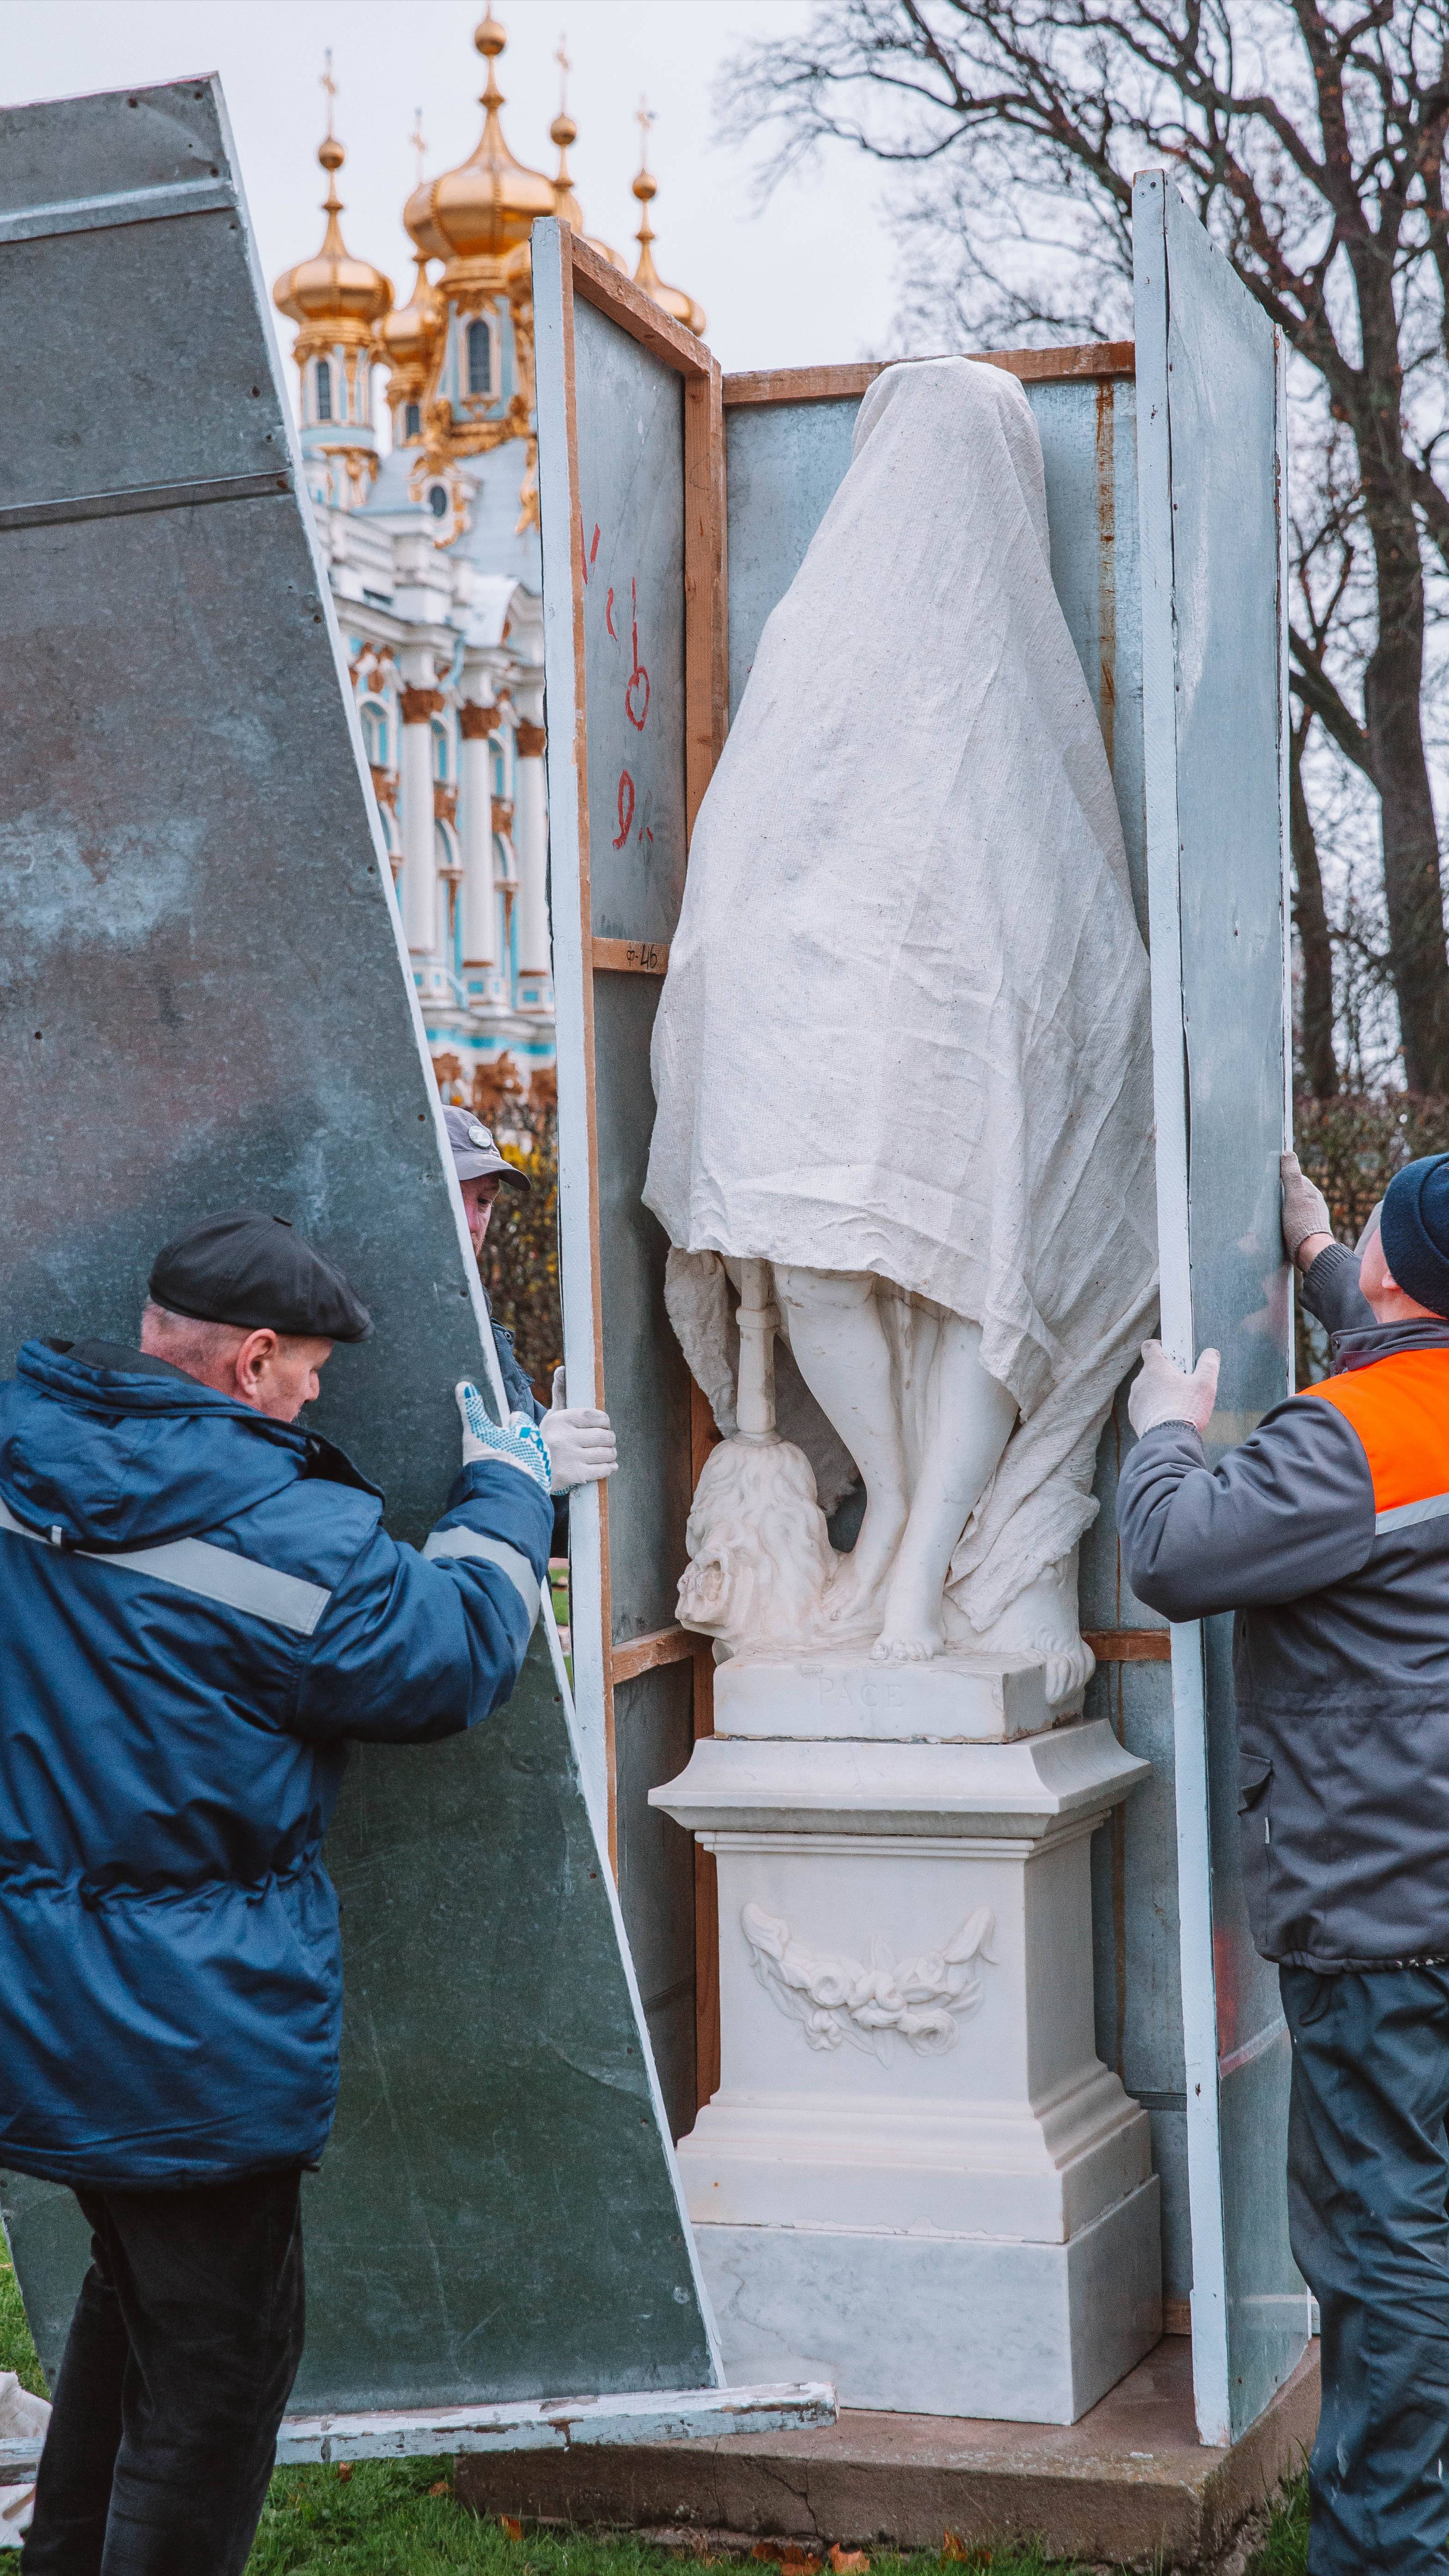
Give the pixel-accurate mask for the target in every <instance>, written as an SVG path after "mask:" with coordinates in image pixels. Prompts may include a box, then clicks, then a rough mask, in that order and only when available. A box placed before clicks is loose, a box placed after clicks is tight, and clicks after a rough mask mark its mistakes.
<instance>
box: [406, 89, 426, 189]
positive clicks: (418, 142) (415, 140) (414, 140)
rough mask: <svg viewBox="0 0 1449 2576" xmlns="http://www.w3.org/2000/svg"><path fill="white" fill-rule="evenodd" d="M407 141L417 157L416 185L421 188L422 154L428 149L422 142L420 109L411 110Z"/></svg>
mask: <svg viewBox="0 0 1449 2576" xmlns="http://www.w3.org/2000/svg"><path fill="white" fill-rule="evenodd" d="M408 141H409V143H410V144H411V145H412V147H413V150H414V151H415V152H416V154H417V156H418V185H419V187H421V186H422V183H423V154H424V153H425V152H426V150H427V148H428V147H427V144H426V143H425V142H424V140H423V111H422V109H421V108H420V107H418V108H414V110H413V130H412V132H411V134H410V135H409V136H408Z"/></svg>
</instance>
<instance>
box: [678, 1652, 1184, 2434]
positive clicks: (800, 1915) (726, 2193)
mask: <svg viewBox="0 0 1449 2576" xmlns="http://www.w3.org/2000/svg"><path fill="white" fill-rule="evenodd" d="M787 1670H788V1668H786V1667H784V1666H782V1665H781V1664H780V1663H778V1662H777V1663H773V1664H771V1665H768V1666H767V1665H755V1666H753V1667H751V1666H749V1665H744V1666H741V1667H740V1668H739V1669H738V1671H737V1672H736V1671H735V1670H734V1668H732V1667H731V1666H728V1665H726V1666H725V1667H724V1668H723V1669H722V1671H721V1672H720V1674H719V1676H718V1683H719V1685H720V1686H721V1687H720V1688H719V1691H718V1698H717V1705H716V1720H717V1723H722V1724H723V1725H725V1726H729V1725H731V1724H733V1723H736V1722H738V1720H740V1719H742V1720H743V1721H744V1723H745V1724H746V1725H749V1726H752V1727H754V1726H758V1724H759V1721H760V1718H761V1716H762V1714H763V1713H764V1712H765V1710H766V1708H767V1706H768V1707H773V1708H774V1709H775V1710H777V1711H778V1712H779V1714H780V1716H782V1717H784V1716H788V1714H789V1713H790V1701H789V1693H788V1690H787V1688H786V1674H787ZM814 1670H815V1668H814V1667H812V1666H811V1664H810V1663H809V1661H808V1660H806V1661H804V1662H802V1666H801V1667H800V1677H801V1685H802V1689H801V1699H802V1702H803V1706H804V1713H805V1716H806V1719H807V1723H809V1722H811V1721H813V1723H814V1725H815V1726H816V1727H818V1725H819V1718H820V1713H821V1711H820V1700H819V1696H818V1691H813V1690H812V1675H813V1672H814ZM872 1674H874V1676H875V1678H877V1679H879V1678H880V1677H881V1668H880V1667H878V1666H877V1667H872V1666H870V1665H869V1664H868V1663H867V1664H865V1665H864V1666H858V1667H857V1684H858V1687H859V1689H860V1690H862V1691H864V1689H866V1688H867V1687H868V1680H869V1677H870V1676H871V1675H872ZM918 1675H919V1677H920V1678H922V1679H925V1680H926V1681H927V1682H928V1683H929V1682H930V1681H932V1680H933V1679H934V1678H935V1677H933V1676H931V1675H930V1673H929V1668H925V1670H924V1671H922V1669H921V1668H917V1673H912V1672H910V1671H909V1670H908V1671H907V1672H906V1673H905V1674H904V1675H902V1676H901V1678H902V1679H903V1680H904V1681H905V1682H906V1684H907V1696H908V1697H909V1698H910V1699H911V1702H912V1707H913V1708H914V1703H915V1700H916V1699H917V1697H922V1698H923V1695H921V1694H918V1693H916V1692H915V1691H914V1690H913V1689H912V1685H913V1684H914V1683H915V1682H916V1680H917V1678H918ZM886 1678H887V1679H890V1678H894V1676H892V1675H890V1674H889V1671H888V1670H887V1673H886ZM940 1678H941V1679H944V1675H943V1676H941V1677H940ZM1038 1686H1039V1678H1038ZM828 1705H830V1706H831V1707H832V1710H835V1709H839V1708H842V1707H843V1708H845V1709H849V1708H850V1706H851V1705H852V1702H851V1685H850V1683H849V1681H848V1680H844V1681H841V1682H840V1683H839V1685H838V1689H837V1688H836V1686H834V1685H832V1692H831V1695H830V1701H829V1703H828ZM1010 1705H1011V1700H1010V1694H1009V1693H1008V1691H1007V1689H1006V1688H1005V1686H1004V1685H1003V1686H1002V1687H1001V1688H1000V1689H998V1691H997V1692H996V1694H995V1699H994V1702H993V1696H992V1693H991V1691H990V1690H989V1689H987V1690H986V1691H985V1693H984V1695H983V1694H982V1693H980V1692H978V1693H976V1694H975V1705H974V1706H972V1705H971V1704H969V1703H967V1702H966V1700H965V1697H964V1695H963V1706H962V1709H961V1711H960V1715H961V1717H962V1720H963V1723H962V1725H961V1726H960V1727H959V1728H955V1729H953V1728H952V1727H951V1726H950V1724H949V1722H948V1721H949V1717H950V1712H949V1710H946V1709H945V1708H944V1707H943V1704H942V1700H941V1695H940V1693H939V1692H938V1691H933V1692H932V1705H931V1709H930V1715H931V1719H932V1737H934V1740H931V1738H928V1737H926V1736H925V1734H924V1730H923V1733H922V1736H921V1737H919V1738H916V1739H915V1740H909V1741H900V1740H890V1739H887V1738H884V1737H882V1736H880V1735H877V1734H872V1735H871V1737H870V1738H869V1740H863V1738H862V1736H854V1737H845V1736H843V1735H840V1734H832V1735H830V1736H826V1735H825V1734H823V1733H821V1732H817V1733H815V1734H814V1735H813V1739H812V1740H802V1737H801V1736H786V1735H785V1734H784V1733H783V1732H777V1733H776V1734H774V1735H773V1736H766V1735H764V1734H763V1733H759V1732H750V1733H747V1734H736V1735H728V1734H724V1733H717V1734H715V1735H714V1736H712V1737H708V1738H706V1739H704V1740H703V1741H702V1742H700V1743H699V1744H697V1745H696V1746H695V1749H694V1753H693V1756H692V1758H691V1761H690V1764H689V1767H688V1769H687V1770H686V1771H685V1772H684V1773H683V1774H682V1775H681V1777H680V1778H679V1779H677V1780H674V1781H671V1782H669V1783H668V1784H667V1785H666V1786H665V1787H663V1788H660V1789H656V1790H654V1791H653V1792H652V1793H651V1795H652V1800H653V1803H654V1804H655V1805H657V1806H661V1807H663V1808H664V1809H665V1810H666V1812H667V1813H668V1814H670V1815H672V1816H674V1817H675V1818H676V1819H677V1820H678V1822H679V1823H681V1824H682V1825H685V1826H687V1827H688V1828H689V1829H690V1831H691V1832H693V1833H694V1834H695V1835H696V1836H697V1838H698V1839H699V1840H700V1841H701V1842H702V1843H703V1844H704V1845H705V1847H706V1849H708V1850H710V1851H712V1852H714V1854H715V1856H716V1859H717V1862H718V1867H719V1904H720V2022H721V2082H720V2089H719V2091H718V2092H717V2093H716V2095H715V2096H714V2099H713V2101H711V2102H710V2103H709V2104H707V2105H706V2107H705V2109H704V2110H703V2111H702V2112H701V2113H700V2115H699V2119H698V2120H697V2122H696V2124H695V2127H694V2129H693V2131H692V2132H691V2134H690V2135H689V2137H687V2138H686V2139H685V2140H684V2141H683V2143H682V2144H681V2147H680V2150H679V2156H680V2168H681V2172H682V2175H683V2179H684V2187H685V2192H686V2196H687V2199H688V2204H689V2210H690V2215H691V2218H692V2219H693V2221H694V2223H695V2226H696V2229H697V2231H698V2236H699V2244H700V2251H701V2258H702V2261H703V2264H704V2269H705V2275H706V2278H707V2280H708V2281H709V2284H710V2288H711V2292H712V2294H713V2296H714V2299H715V2302H716V2306H717V2309H718V2313H719V2321H720V2330H721V2335H722V2337H723V2340H724V2349H725V2357H726V2361H727V2362H738V2361H743V2360H746V2359H749V2360H750V2361H751V2362H754V2361H755V2360H763V2359H764V2358H765V2357H766V2356H769V2355H772V2354H774V2355H779V2356H784V2355H787V2354H788V2355H791V2356H797V2357H800V2356H803V2357H804V2358H807V2359H809V2360H811V2361H818V2362H820V2363H822V2364H828V2365H829V2371H830V2375H831V2376H832V2377H834V2378H835V2379H836V2381H837V2384H838V2386H839V2388H840V2394H841V2400H842V2403H843V2404H846V2405H852V2406H870V2407H878V2408H885V2409H895V2410H900V2411H905V2412H920V2413H928V2414H966V2415H985V2416H997V2417H1005V2418H1014V2419H1017V2420H1025V2421H1034V2422H1057V2423H1071V2422H1074V2421H1075V2419H1076V2417H1077V2416H1079V2415H1080V2414H1082V2413H1083V2412H1084V2411H1085V2409H1086V2408H1087V2407H1088V2406H1091V2405H1093V2404H1095V2402H1096V2400H1097V2398H1098V2397H1100V2396H1102V2395H1103V2394H1104V2393H1105V2391H1106V2390H1107V2389H1108V2388H1109V2387H1111V2386H1112V2385H1113V2383H1114V2382H1115V2381H1116V2380H1117V2379H1119V2378H1120V2377H1121V2376H1122V2375H1123V2373H1124V2372H1125V2371H1127V2370H1129V2369H1130V2368H1131V2367H1132V2365H1133V2364H1134V2363H1135V2362H1136V2361H1137V2360H1138V2359H1140V2357H1141V2355H1142V2354H1143V2353H1144V2352H1145V2351H1146V2350H1147V2349H1148V2348H1149V2346H1150V2345H1151V2344H1152V2343H1153V2342H1154V2341H1155V2340H1156V2338H1157V2336H1158V2334H1159V2333H1160V2331H1161V2280H1160V2252H1159V2234H1158V2210H1157V2185H1156V2182H1155V2180H1154V2179H1153V2178H1152V2175H1151V2170H1150V2162H1149V2143H1148V2123H1147V2115H1146V2113H1145V2112H1144V2111H1143V2110H1142V2109H1141V2108H1140V2107H1139V2105H1138V2104H1136V2103H1135V2102H1133V2101H1132V2100H1131V2099H1130V2098H1129V2096H1128V2095H1127V2094H1126V2093H1125V2092H1124V2090H1123V2088H1122V2085H1121V2083H1120V2082H1119V2080H1118V2078H1117V2077H1116V2076H1115V2075H1113V2074H1111V2073H1109V2071H1108V2070H1107V2068H1106V2067H1104V2066H1103V2065H1102V2064H1101V2063H1100V2061H1099V2059H1098V2058H1097V2055H1096V2052H1095V2048H1094V2045H1093V2033H1092V1935H1091V1892H1090V1881H1089V1871H1088V1855H1089V1848H1090V1839H1091V1835H1092V1833H1093V1832H1094V1830H1095V1829H1096V1827H1097V1826H1098V1825H1099V1824H1101V1823H1102V1822H1103V1820H1104V1819H1105V1817H1106V1816H1107V1815H1108V1814H1109V1812H1110V1810H1111V1809H1112V1807H1113V1806H1115V1805H1116V1804H1117V1803H1118V1802H1119V1801H1120V1800H1121V1799H1122V1798H1123V1797H1124V1796H1126V1794H1127V1792H1128V1791H1129V1790H1130V1789H1131V1788H1132V1786H1133V1785H1134V1784H1135V1783H1136V1781H1138V1780H1139V1779H1141V1778H1143V1777H1145V1775H1146V1772H1147V1768H1148V1766H1147V1765H1146V1764H1145V1763H1143V1762H1140V1761H1138V1760H1137V1759H1136V1758H1135V1757H1134V1756H1132V1755H1130V1754H1127V1753H1125V1752H1124V1751H1123V1750H1122V1748H1121V1746H1120V1745H1119V1744H1118V1743H1117V1741H1116V1738H1115V1737H1114V1736H1113V1734H1112V1732H1111V1730H1110V1728H1109V1727H1107V1726H1105V1725H1103V1724H1100V1723H1099V1724H1095V1725H1091V1726H1082V1725H1070V1726H1062V1727H1057V1728H1054V1729H1052V1730H1050V1731H1048V1732H1044V1733H1037V1734H1032V1735H1026V1736H1018V1737H1016V1738H1015V1739H1014V1740H1012V1739H1011V1738H1010V1737H1005V1740H1004V1721H1005V1720H1006V1718H1007V1714H1008V1711H1009V1709H1010ZM908 1713H909V1712H908ZM865 1714H866V1715H867V1716H868V1717H869V1716H870V1715H871V1714H872V1712H871V1711H869V1710H868V1709H867V1710H866V1712H865ZM973 1716H974V1717H975V1718H976V1720H977V1722H978V1723H979V1722H983V1721H984V1722H987V1723H989V1722H991V1721H992V1719H993V1716H994V1720H995V1740H991V1741H969V1740H965V1727H966V1724H967V1723H969V1722H970V1720H971V1719H972V1717H973ZM938 1722H939V1724H940V1733H939V1734H936V1732H935V1728H936V1724H937V1723H938ZM802 1734H803V1730H802ZM943 1739H944V1740H943Z"/></svg>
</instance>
